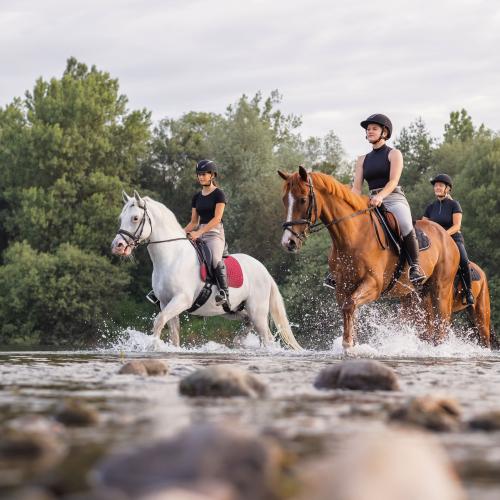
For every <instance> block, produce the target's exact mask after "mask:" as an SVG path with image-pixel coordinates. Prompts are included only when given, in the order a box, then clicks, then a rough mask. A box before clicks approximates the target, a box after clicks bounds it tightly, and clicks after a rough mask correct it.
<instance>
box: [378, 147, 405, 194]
mask: <svg viewBox="0 0 500 500" xmlns="http://www.w3.org/2000/svg"><path fill="white" fill-rule="evenodd" d="M389 162H390V164H391V171H390V174H389V182H388V183H387V184H386V185H385V186H384V188H383V189H382V191H379V192H378V193H377V196H380V197H381V198H382V199H383V198H385V197H386V196H387V195H388V194H390V193H392V192H393V191H394V189H396V186H397V185H398V184H399V179H400V178H401V172H403V155H402V154H401V151H399V150H397V149H393V150H392V151H391V152H390V153H389Z"/></svg>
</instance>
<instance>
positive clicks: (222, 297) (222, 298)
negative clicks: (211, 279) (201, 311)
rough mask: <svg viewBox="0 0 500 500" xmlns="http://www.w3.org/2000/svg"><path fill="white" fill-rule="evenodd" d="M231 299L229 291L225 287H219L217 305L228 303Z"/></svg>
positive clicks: (216, 297)
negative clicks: (228, 295) (228, 298)
mask: <svg viewBox="0 0 500 500" xmlns="http://www.w3.org/2000/svg"><path fill="white" fill-rule="evenodd" d="M228 303H229V301H228V300H227V293H226V291H225V290H224V289H219V291H218V292H217V295H216V296H215V305H216V306H222V305H224V304H228Z"/></svg>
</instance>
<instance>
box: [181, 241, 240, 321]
mask: <svg viewBox="0 0 500 500" xmlns="http://www.w3.org/2000/svg"><path fill="white" fill-rule="evenodd" d="M191 244H192V245H193V247H194V249H195V250H196V254H197V255H198V261H199V263H200V278H201V280H202V281H204V282H205V286H204V287H203V288H202V289H201V292H200V293H199V295H198V297H196V300H195V301H194V304H193V305H192V306H191V307H190V308H189V309H188V310H187V312H189V313H191V312H193V311H196V309H199V308H200V307H201V306H202V305H203V304H205V302H206V301H207V300H208V299H209V298H210V295H212V286H213V285H217V280H216V278H215V271H214V269H213V267H212V252H211V250H210V248H209V247H208V245H207V244H206V243H205V242H204V241H203V240H199V239H198V240H195V241H191ZM222 258H223V259H224V264H225V266H226V270H227V283H228V286H229V287H230V288H240V287H241V286H242V285H243V270H242V269H241V266H240V263H239V262H238V261H237V260H236V259H235V258H234V257H232V256H231V255H229V252H228V248H227V243H226V245H225V247H224V251H223V253H222ZM222 307H223V309H224V311H225V312H226V313H232V312H238V311H241V310H243V308H244V307H245V303H244V302H242V303H241V304H240V305H239V306H238V307H236V309H234V310H230V309H229V307H228V305H227V304H224V305H223V306H222Z"/></svg>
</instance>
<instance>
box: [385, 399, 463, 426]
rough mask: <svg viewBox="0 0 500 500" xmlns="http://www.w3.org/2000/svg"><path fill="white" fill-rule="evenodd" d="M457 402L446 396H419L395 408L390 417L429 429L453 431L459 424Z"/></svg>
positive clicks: (459, 413)
mask: <svg viewBox="0 0 500 500" xmlns="http://www.w3.org/2000/svg"><path fill="white" fill-rule="evenodd" d="M461 413H462V410H461V408H460V405H459V404H458V402H457V401H456V400H455V399H453V398H450V397H446V396H430V395H429V396H419V397H415V398H413V399H411V400H410V401H409V402H407V403H405V404H404V405H403V406H401V407H400V408H398V409H396V410H395V411H394V412H393V413H392V414H391V415H390V418H391V420H393V421H400V422H404V423H406V424H410V425H415V426H418V427H423V428H425V429H429V430H431V431H455V430H458V429H459V428H460V426H461V423H460V415H461Z"/></svg>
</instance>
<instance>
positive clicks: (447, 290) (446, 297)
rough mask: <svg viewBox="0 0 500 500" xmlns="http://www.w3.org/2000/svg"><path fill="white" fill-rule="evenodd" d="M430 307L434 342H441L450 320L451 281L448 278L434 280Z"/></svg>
mask: <svg viewBox="0 0 500 500" xmlns="http://www.w3.org/2000/svg"><path fill="white" fill-rule="evenodd" d="M431 297H432V308H433V311H434V328H435V330H434V342H435V343H436V344H438V343H441V342H442V341H443V340H444V338H445V337H446V333H447V329H448V327H449V325H450V321H451V309H452V304H453V282H452V283H449V280H442V279H441V280H440V279H439V278H438V279H436V280H435V287H434V290H432V291H431Z"/></svg>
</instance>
